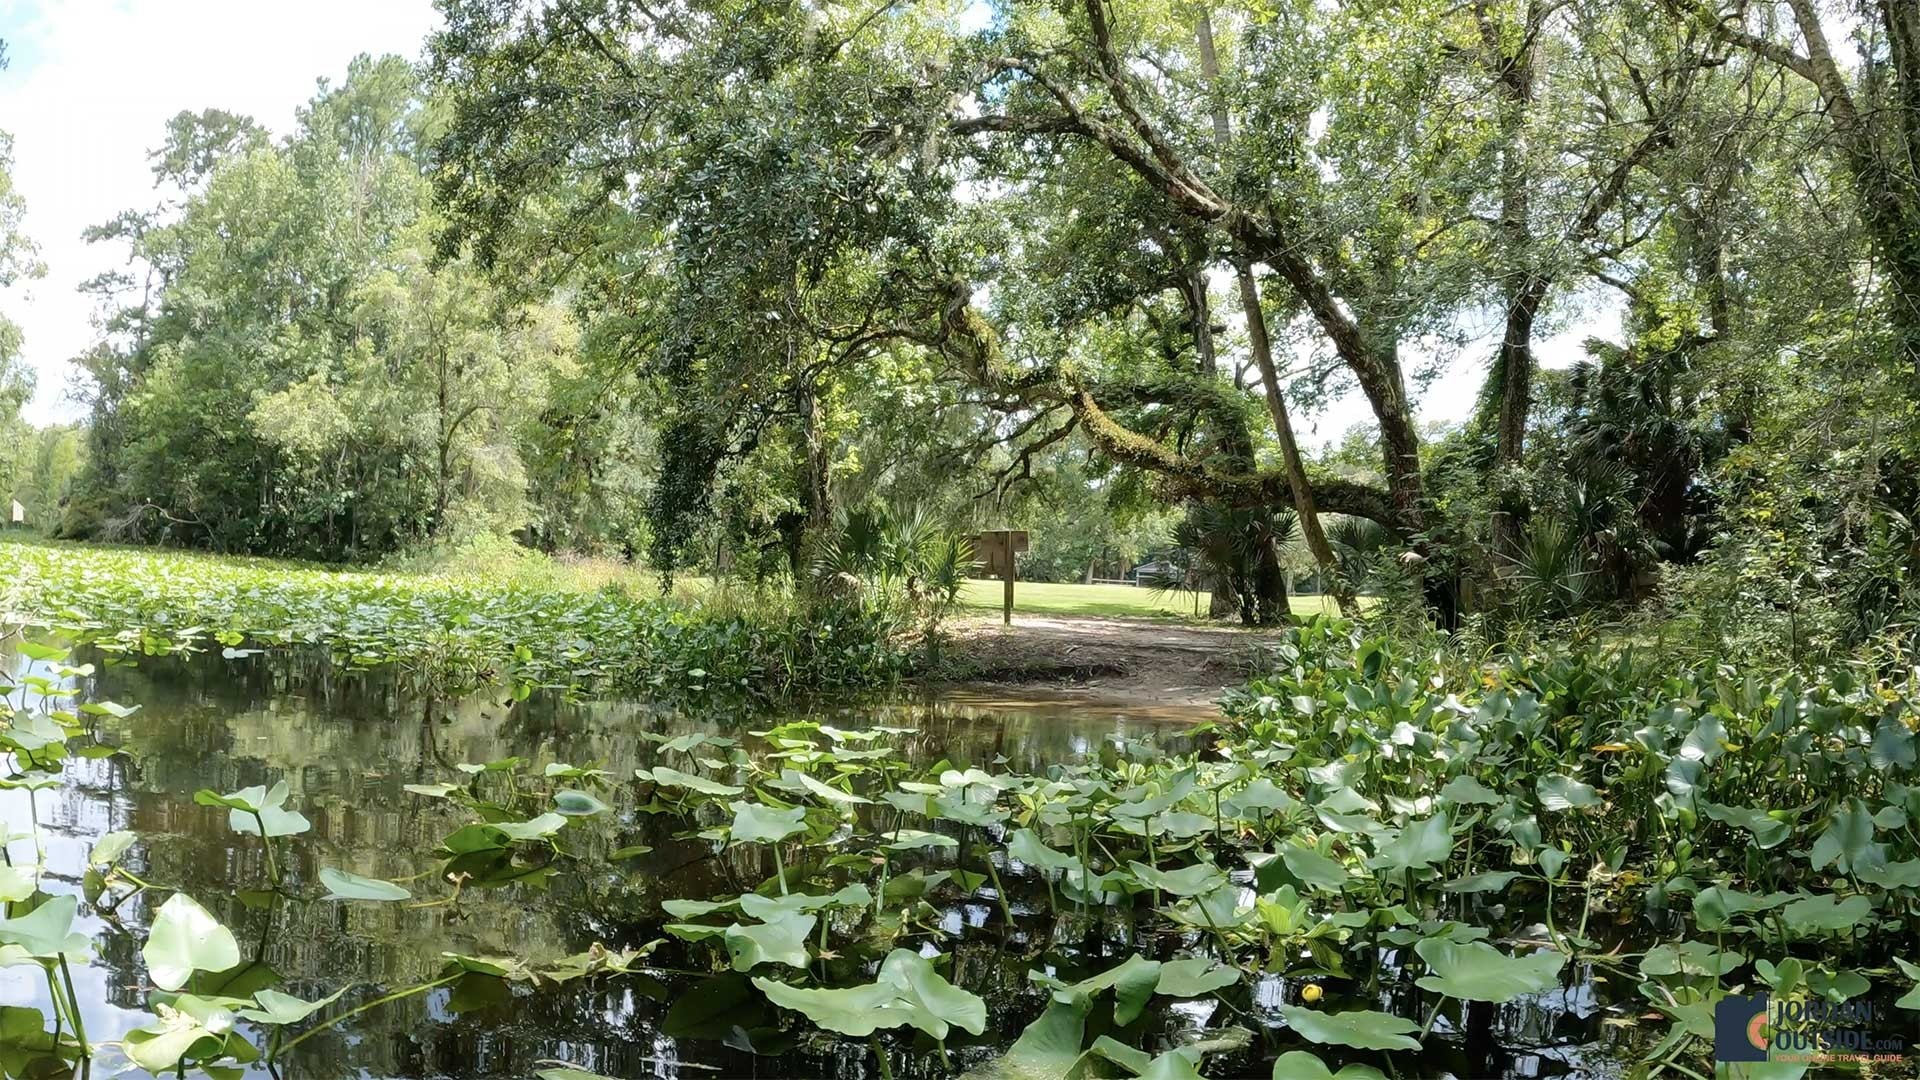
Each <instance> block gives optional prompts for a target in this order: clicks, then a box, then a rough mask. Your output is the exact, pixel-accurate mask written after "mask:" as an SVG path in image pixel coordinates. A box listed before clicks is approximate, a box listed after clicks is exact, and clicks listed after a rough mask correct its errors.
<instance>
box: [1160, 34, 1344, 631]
mask: <svg viewBox="0 0 1920 1080" xmlns="http://www.w3.org/2000/svg"><path fill="white" fill-rule="evenodd" d="M1194 36H1195V37H1196V38H1198V39H1199V44H1200V71H1201V74H1202V75H1203V76H1204V77H1205V78H1206V81H1207V88H1208V90H1209V91H1211V92H1212V95H1213V135H1214V140H1215V142H1217V143H1218V144H1219V148H1220V151H1221V152H1222V153H1225V152H1226V151H1227V149H1228V145H1229V142H1230V140H1231V139H1232V138H1233V119H1232V117H1231V116H1230V115H1229V114H1228V112H1227V106H1226V103H1225V102H1224V101H1222V100H1221V99H1220V97H1219V86H1220V58H1219V54H1218V52H1217V51H1216V50H1215V49H1214V45H1213V14H1212V12H1211V11H1210V10H1209V9H1208V7H1207V6H1206V5H1204V4H1203V5H1201V7H1200V14H1199V17H1198V18H1197V19H1196V20H1195V26H1194ZM1233 272H1234V276H1235V278H1237V279H1238V281H1239V285H1240V310H1241V312H1242V314H1243V315H1245V317H1246V320H1247V343H1248V347H1249V348H1250V349H1251V350H1252V352H1253V362H1254V365H1255V366H1256V367H1258V368H1259V369H1260V388H1261V390H1262V392H1263V393H1264V394H1265V396H1266V400H1267V413H1268V414H1269V415H1270V416H1272V417H1273V431H1274V435H1275V436H1277V437H1278V438H1279V440H1280V459H1281V463H1282V465H1283V466H1284V467H1285V469H1286V472H1287V486H1288V487H1289V488H1290V489H1291V490H1292V493H1293V508H1294V514H1295V515H1296V516H1297V517H1298V518H1299V519H1300V535H1301V536H1302V537H1303V538H1304V539H1305V540H1306V542H1307V550H1308V551H1310V552H1312V553H1313V560H1314V562H1316V563H1318V564H1319V566H1320V575H1321V580H1322V581H1324V582H1328V583H1331V585H1332V588H1333V595H1334V599H1335V600H1336V601H1337V602H1338V603H1339V605H1340V613H1341V614H1342V615H1345V616H1347V617H1348V618H1352V617H1353V616H1355V615H1357V614H1359V608H1358V607H1357V606H1356V605H1355V603H1354V599H1353V590H1352V589H1350V588H1348V587H1347V584H1346V580H1345V578H1344V577H1342V576H1341V574H1340V564H1339V561H1338V560H1336V559H1335V558H1334V555H1333V545H1331V544H1329V543H1328V542H1327V534H1326V530H1324V529H1322V528H1321V527H1320V511H1319V509H1318V508H1317V507H1316V506H1315V503H1314V497H1313V483H1312V481H1311V480H1309V479H1308V477H1307V467H1306V463H1305V462H1304V461H1303V460H1302V459H1301V457H1300V444H1299V441H1298V440H1296V439H1295V438H1294V434H1293V419H1292V417H1290V416H1289V415H1288V413H1287V399H1286V397H1285V396H1284V394H1283V393H1282V391H1281V389H1280V375H1279V372H1278V371H1277V370H1276V369H1275V367H1274V363H1273V340H1272V338H1271V337H1269V336H1268V334H1267V316H1266V312H1265V311H1264V310H1263V309H1262V308H1261V306H1260V283H1259V282H1258V281H1256V280H1255V279H1254V276H1253V266H1252V264H1250V263H1249V262H1247V260H1245V259H1235V260H1234V263H1233Z"/></svg>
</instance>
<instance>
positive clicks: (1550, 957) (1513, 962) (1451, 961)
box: [1413, 938, 1567, 1004]
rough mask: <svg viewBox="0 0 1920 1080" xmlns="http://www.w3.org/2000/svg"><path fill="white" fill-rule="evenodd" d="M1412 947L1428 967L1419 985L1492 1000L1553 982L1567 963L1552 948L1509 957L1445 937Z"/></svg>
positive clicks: (1508, 998)
mask: <svg viewBox="0 0 1920 1080" xmlns="http://www.w3.org/2000/svg"><path fill="white" fill-rule="evenodd" d="M1413 951H1414V952H1416V953H1418V954H1419V955H1420V959H1421V960H1424V961H1425V962H1426V965H1427V969H1428V974H1426V975H1423V976H1421V978H1420V980H1419V983H1418V985H1419V986H1420V988H1421V989H1423V990H1431V991H1433V992H1434V993H1436V994H1445V995H1446V996H1448V997H1453V998H1461V999H1463V1000H1466V1001H1491V1002H1493V1003H1495V1004H1504V1003H1506V1002H1509V1001H1512V1000H1513V999H1514V998H1517V997H1520V996H1522V995H1525V994H1537V993H1539V992H1541V991H1543V990H1546V989H1548V988H1550V987H1553V986H1555V985H1558V983H1559V981H1560V969H1561V968H1562V967H1564V966H1565V965H1566V962H1567V956H1566V954H1565V953H1562V952H1560V951H1558V950H1555V949H1542V950H1540V951H1539V952H1536V953H1532V954H1530V955H1526V956H1509V955H1507V954H1506V953H1503V952H1501V951H1500V950H1498V949H1496V948H1494V947H1493V946H1491V945H1488V944H1486V943H1485V942H1480V941H1472V942H1459V941H1453V940H1451V939H1448V938H1428V939H1426V940H1425V941H1422V942H1420V943H1419V944H1418V945H1415V946H1414V950H1413Z"/></svg>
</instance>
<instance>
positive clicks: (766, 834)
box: [731, 802, 807, 844]
mask: <svg viewBox="0 0 1920 1080" xmlns="http://www.w3.org/2000/svg"><path fill="white" fill-rule="evenodd" d="M806 817H807V808H806V807H804V806H795V807H793V808H791V809H787V810H775V809H773V808H772V807H768V806H762V805H760V804H759V803H752V802H736V803H734V804H733V826H732V828H731V835H732V836H733V842H734V843H736V844H753V843H777V842H779V841H781V840H785V839H786V838H787V837H789V836H792V835H793V834H795V833H798V832H804V831H806V828H807V826H806Z"/></svg>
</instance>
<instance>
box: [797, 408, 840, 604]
mask: <svg viewBox="0 0 1920 1080" xmlns="http://www.w3.org/2000/svg"><path fill="white" fill-rule="evenodd" d="M794 395H795V397H794V405H795V412H797V413H798V414H799V417H800V435H801V441H802V443H803V444H804V445H803V447H802V458H803V460H802V462H801V467H800V472H801V475H800V499H801V502H802V503H803V504H804V505H803V509H804V510H805V513H806V518H805V521H804V522H803V523H802V525H801V535H800V542H799V544H797V545H796V549H795V555H794V566H793V576H794V583H795V585H797V586H799V587H801V588H802V589H805V588H808V582H809V581H810V580H811V578H812V576H813V575H812V574H811V573H810V572H809V567H810V566H811V565H812V560H813V558H814V555H815V554H816V553H817V552H818V551H819V548H820V545H822V544H824V543H825V542H826V539H827V535H828V533H829V531H830V530H831V529H832V527H833V494H832V491H831V490H830V486H829V480H830V473H829V470H830V468H831V465H830V463H829V461H828V455H827V442H826V433H825V432H824V431H822V430H821V429H822V427H823V426H824V420H823V418H822V416H821V410H820V395H819V392H818V389H817V388H816V387H815V386H814V385H813V380H812V379H810V378H805V377H802V378H800V379H799V380H797V382H796V384H795V387H794Z"/></svg>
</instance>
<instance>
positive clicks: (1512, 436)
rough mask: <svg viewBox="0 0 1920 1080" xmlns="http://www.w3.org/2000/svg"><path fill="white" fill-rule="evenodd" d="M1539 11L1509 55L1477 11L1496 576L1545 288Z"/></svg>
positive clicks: (1510, 537) (1522, 443)
mask: <svg viewBox="0 0 1920 1080" xmlns="http://www.w3.org/2000/svg"><path fill="white" fill-rule="evenodd" d="M1537 12H1538V6H1537V4H1536V3H1529V4H1528V6H1527V20H1526V23H1525V25H1524V26H1522V27H1521V31H1522V36H1521V44H1520V47H1519V49H1518V50H1517V51H1510V50H1509V49H1508V47H1507V45H1506V44H1505V43H1506V41H1507V40H1508V38H1509V35H1507V34H1505V33H1503V29H1504V28H1503V27H1502V26H1501V25H1499V24H1498V23H1496V22H1494V21H1493V20H1492V19H1491V18H1490V17H1489V15H1488V13H1487V11H1486V9H1485V8H1484V7H1477V8H1476V9H1475V12H1474V14H1475V19H1476V21H1477V22H1478V23H1479V27H1480V40H1481V46H1482V48H1484V49H1485V50H1486V64H1487V68H1488V71H1489V73H1490V74H1492V76H1493V82H1494V90H1495V92H1496V93H1497V94H1498V95H1499V99H1500V135H1501V151H1500V220H1499V223H1498V225H1497V226H1496V229H1497V231H1498V233H1499V235H1500V237H1501V240H1502V243H1503V245H1504V246H1505V248H1506V251H1505V257H1506V259H1507V260H1508V262H1509V265H1508V266H1507V269H1506V274H1505V277H1506V279H1507V287H1506V293H1507V295H1506V318H1505V319H1504V321H1503V324H1502V326H1501V337H1500V348H1499V349H1498V351H1497V352H1496V354H1495V357H1494V366H1493V371H1492V373H1491V378H1490V379H1489V382H1491V383H1492V385H1491V386H1490V387H1489V388H1488V389H1489V391H1490V393H1492V394H1493V395H1494V396H1495V398H1496V401H1497V407H1496V408H1495V409H1494V410H1493V413H1494V416H1493V420H1494V452H1493V472H1494V477H1493V495H1494V506H1493V514H1492V520H1491V521H1490V522H1489V532H1490V537H1489V539H1490V541H1491V543H1490V545H1489V546H1490V547H1491V548H1492V551H1493V564H1494V575H1493V576H1495V577H1498V576H1499V569H1498V568H1499V567H1500V566H1502V565H1503V560H1504V557H1505V556H1506V555H1508V554H1509V553H1511V552H1512V551H1513V550H1514V549H1516V548H1517V547H1518V546H1519V541H1520V521H1519V518H1518V517H1516V516H1515V515H1514V513H1513V512H1512V510H1511V509H1510V508H1509V507H1508V505H1507V501H1508V493H1507V492H1506V491H1505V485H1506V478H1505V476H1503V475H1502V474H1504V473H1507V472H1509V471H1510V470H1513V469H1516V468H1518V467H1519V465H1520V462H1521V460H1522V459H1523V457H1524V456H1525V453H1526V440H1527V412H1528V410H1529V409H1530V408H1531V407H1532V405H1533V371H1534V355H1533V324H1534V318H1535V316H1536V315H1538V314H1539V310H1540V302H1541V300H1542V299H1543V298H1544V297H1545V296H1546V290H1547V282H1546V281H1545V280H1544V279H1542V278H1541V277H1540V276H1539V275H1538V274H1537V273H1536V272H1535V267H1534V235H1533V183H1534V177H1533V170H1532V168H1531V167H1530V164H1529V162H1528V147H1527V113H1528V110H1530V109H1531V108H1532V107H1533V100H1534V79H1533V56H1532V45H1531V44H1530V43H1531V42H1532V40H1533V38H1534V34H1533V28H1534V23H1535V19H1536V18H1537V17H1538V15H1537Z"/></svg>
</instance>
